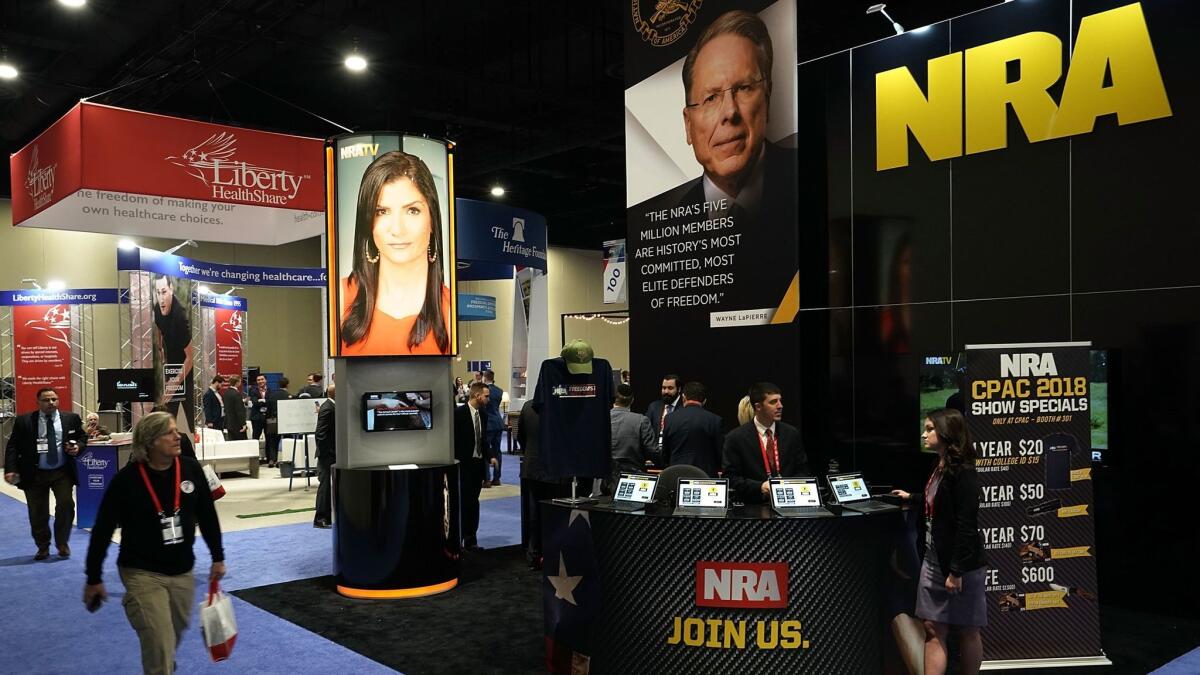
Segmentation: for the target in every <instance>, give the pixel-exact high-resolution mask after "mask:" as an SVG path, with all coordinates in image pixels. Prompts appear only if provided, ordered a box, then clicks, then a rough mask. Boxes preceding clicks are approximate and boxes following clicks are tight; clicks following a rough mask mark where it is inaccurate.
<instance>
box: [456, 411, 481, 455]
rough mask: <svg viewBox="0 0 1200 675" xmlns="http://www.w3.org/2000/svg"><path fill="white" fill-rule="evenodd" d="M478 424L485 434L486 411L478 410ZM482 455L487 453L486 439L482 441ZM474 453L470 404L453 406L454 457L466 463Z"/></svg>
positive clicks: (473, 432)
mask: <svg viewBox="0 0 1200 675" xmlns="http://www.w3.org/2000/svg"><path fill="white" fill-rule="evenodd" d="M479 424H480V425H481V426H482V427H483V433H484V434H485V435H486V434H487V411H486V410H480V411H479ZM482 451H483V456H484V457H485V458H486V457H487V455H488V449H487V441H486V440H485V441H484V442H483V449H482ZM474 454H475V425H474V424H473V423H472V422H471V404H470V403H468V404H466V405H460V406H456V407H455V408H454V459H457V460H458V461H460V462H463V463H466V462H468V461H470V459H471V457H473V456H474Z"/></svg>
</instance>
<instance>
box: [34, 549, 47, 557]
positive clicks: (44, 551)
mask: <svg viewBox="0 0 1200 675" xmlns="http://www.w3.org/2000/svg"><path fill="white" fill-rule="evenodd" d="M49 557H50V549H48V548H39V549H38V550H37V553H35V554H33V559H34V560H45V559H46V558H49Z"/></svg>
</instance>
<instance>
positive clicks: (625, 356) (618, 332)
mask: <svg viewBox="0 0 1200 675" xmlns="http://www.w3.org/2000/svg"><path fill="white" fill-rule="evenodd" d="M603 271H604V257H603V254H601V252H600V251H587V250H581V249H574V248H554V247H551V248H550V255H549V256H548V258H547V276H548V277H549V282H550V295H549V310H550V311H549V312H548V315H549V316H548V317H547V320H548V321H549V322H550V345H549V353H548V354H546V356H547V357H551V356H558V353H559V351H560V350H561V349H562V344H563V338H564V336H563V334H562V315H563V314H567V313H572V312H615V311H622V310H627V309H629V305H627V304H625V303H619V304H611V305H606V304H604V283H603V276H602V275H603ZM566 328H567V335H566V336H565V337H566V339H567V340H574V339H576V338H579V339H582V340H586V341H587V342H588V344H590V345H592V349H593V350H595V352H596V356H598V357H600V358H603V359H608V362H609V363H610V364H612V367H613V368H614V369H616V370H620V369H621V368H628V367H629V324H627V323H626V324H622V325H620V326H612V325H609V324H606V323H604V322H603V321H600V320H598V319H596V320H592V321H583V320H580V319H567V326H566ZM532 366H533V364H530V367H532Z"/></svg>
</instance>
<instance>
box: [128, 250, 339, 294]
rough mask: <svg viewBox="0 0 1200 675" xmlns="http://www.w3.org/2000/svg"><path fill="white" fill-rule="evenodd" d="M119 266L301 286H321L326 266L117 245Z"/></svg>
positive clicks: (208, 280)
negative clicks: (241, 261)
mask: <svg viewBox="0 0 1200 675" xmlns="http://www.w3.org/2000/svg"><path fill="white" fill-rule="evenodd" d="M117 269H118V270H125V271H134V270H141V271H144V272H154V273H156V274H164V275H166V276H169V277H176V278H179V279H188V280H190V281H197V282H200V283H204V284H229V285H237V286H298V287H310V288H322V287H324V286H325V270H324V269H323V268H320V267H259V266H256V265H226V264H224V263H214V262H207V261H204V260H193V259H191V258H184V257H182V256H177V255H171V254H170V253H162V252H159V251H155V250H152V249H148V248H141V247H135V248H132V249H128V250H126V249H118V251H117Z"/></svg>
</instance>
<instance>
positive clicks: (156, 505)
mask: <svg viewBox="0 0 1200 675" xmlns="http://www.w3.org/2000/svg"><path fill="white" fill-rule="evenodd" d="M179 464H180V462H179V458H178V457H176V458H175V513H179V487H180V485H181V483H180V481H179V478H180V475H179V474H180V472H179ZM138 471H140V472H141V473H142V482H143V483H145V484H146V491H147V492H149V493H150V499H153V500H154V508H156V509H158V515H160V516H161V515H164V514H165V513H166V512H165V511H163V507H162V502H160V501H158V495H157V494H156V493H155V492H154V488H153V487H151V486H150V476H149V475H148V474H147V473H146V463H145V462H138Z"/></svg>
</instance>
